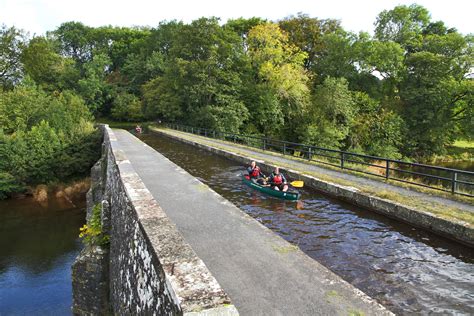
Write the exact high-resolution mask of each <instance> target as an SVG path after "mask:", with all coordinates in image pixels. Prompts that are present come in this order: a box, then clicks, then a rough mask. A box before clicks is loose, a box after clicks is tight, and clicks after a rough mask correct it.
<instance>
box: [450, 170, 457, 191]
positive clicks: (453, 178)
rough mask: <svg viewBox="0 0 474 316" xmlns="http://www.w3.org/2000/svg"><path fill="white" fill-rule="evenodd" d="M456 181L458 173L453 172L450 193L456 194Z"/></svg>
mask: <svg viewBox="0 0 474 316" xmlns="http://www.w3.org/2000/svg"><path fill="white" fill-rule="evenodd" d="M457 181H458V173H457V172H456V171H453V176H452V179H451V193H453V194H454V193H456V184H457Z"/></svg>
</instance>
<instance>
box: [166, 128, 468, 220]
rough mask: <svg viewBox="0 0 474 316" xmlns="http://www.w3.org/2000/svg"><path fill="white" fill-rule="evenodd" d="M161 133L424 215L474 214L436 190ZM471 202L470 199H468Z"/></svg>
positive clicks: (180, 134) (178, 133)
mask: <svg viewBox="0 0 474 316" xmlns="http://www.w3.org/2000/svg"><path fill="white" fill-rule="evenodd" d="M159 130H160V132H162V133H167V134H170V135H173V136H175V137H179V138H184V139H187V140H191V141H194V142H197V143H201V144H204V145H208V146H213V147H216V148H219V149H223V150H226V151H230V152H235V153H238V154H241V155H244V156H247V157H251V158H252V159H255V160H263V161H267V162H273V163H276V164H280V165H281V166H284V167H285V166H290V167H291V168H293V169H295V170H299V171H302V172H309V173H311V175H314V176H315V177H318V176H320V177H324V178H323V179H324V180H329V181H334V182H335V183H338V182H339V183H342V184H343V185H347V184H348V183H349V185H350V186H353V187H355V188H357V189H359V190H361V191H364V192H368V193H369V194H374V195H376V196H377V194H378V193H381V194H386V193H389V194H387V196H382V197H383V198H386V199H390V197H389V196H390V195H391V196H394V195H395V196H397V198H398V199H399V200H397V201H396V202H401V203H402V204H405V205H407V206H413V207H415V208H418V209H421V210H423V211H428V212H433V213H435V214H437V213H438V211H439V213H441V214H442V215H443V216H445V217H448V218H449V212H456V211H458V212H467V213H474V198H473V199H470V200H471V201H472V202H473V203H469V202H463V201H458V200H455V199H450V198H446V197H443V196H440V195H437V194H436V193H437V192H436V191H434V190H433V194H429V193H428V192H429V191H426V192H420V191H416V190H414V189H410V188H406V187H402V186H398V185H396V184H392V183H387V182H386V181H384V180H378V179H377V180H376V179H371V178H368V177H364V176H357V175H354V174H349V173H345V172H341V171H337V170H331V169H328V168H324V167H321V166H318V165H315V164H313V163H308V162H306V161H305V160H303V159H298V158H293V157H290V156H283V155H281V154H278V153H273V152H269V151H265V152H264V151H261V150H255V149H253V148H250V147H247V146H242V145H239V144H234V143H231V142H227V141H223V140H218V139H213V138H208V137H204V136H198V135H194V134H190V133H185V132H181V131H176V130H172V129H166V128H164V129H159ZM466 201H469V199H466ZM471 216H472V215H471Z"/></svg>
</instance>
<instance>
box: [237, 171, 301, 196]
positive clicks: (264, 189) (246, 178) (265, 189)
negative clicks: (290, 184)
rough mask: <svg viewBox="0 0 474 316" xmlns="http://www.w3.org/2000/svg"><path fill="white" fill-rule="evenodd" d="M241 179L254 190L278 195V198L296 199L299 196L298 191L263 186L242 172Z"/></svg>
mask: <svg viewBox="0 0 474 316" xmlns="http://www.w3.org/2000/svg"><path fill="white" fill-rule="evenodd" d="M242 181H243V182H244V183H245V184H246V185H248V186H249V187H251V188H253V189H255V190H258V191H260V192H263V193H266V194H268V195H271V196H275V197H278V198H280V199H284V200H290V201H296V200H298V199H299V198H300V193H299V192H298V191H286V192H283V191H277V190H274V189H272V188H271V187H265V186H262V185H260V184H258V183H256V182H254V181H252V180H250V178H249V176H248V175H246V174H242Z"/></svg>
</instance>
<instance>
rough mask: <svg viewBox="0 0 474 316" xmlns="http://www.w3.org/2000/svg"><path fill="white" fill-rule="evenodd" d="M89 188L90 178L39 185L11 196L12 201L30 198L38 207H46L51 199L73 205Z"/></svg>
mask: <svg viewBox="0 0 474 316" xmlns="http://www.w3.org/2000/svg"><path fill="white" fill-rule="evenodd" d="M90 186H91V181H90V178H89V177H87V178H83V179H78V180H71V181H68V182H63V183H51V184H39V185H36V186H28V187H27V188H26V190H25V191H24V192H21V193H15V194H12V196H11V197H10V198H11V199H13V200H21V199H25V198H32V199H33V200H34V201H35V202H38V203H39V204H40V205H46V206H47V205H48V203H49V201H50V200H51V199H53V198H55V199H58V200H66V201H68V202H69V203H71V204H72V205H74V202H73V201H74V200H77V199H80V198H81V197H85V194H86V193H87V191H89V188H90Z"/></svg>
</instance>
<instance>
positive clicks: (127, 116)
mask: <svg viewBox="0 0 474 316" xmlns="http://www.w3.org/2000/svg"><path fill="white" fill-rule="evenodd" d="M141 107H142V104H141V102H140V99H139V98H138V97H136V96H135V95H133V94H130V93H126V92H121V93H119V94H118V95H117V96H116V97H115V98H114V100H113V102H112V111H111V115H112V118H113V119H115V120H118V121H131V122H138V121H141V120H143V115H142V109H141Z"/></svg>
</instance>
